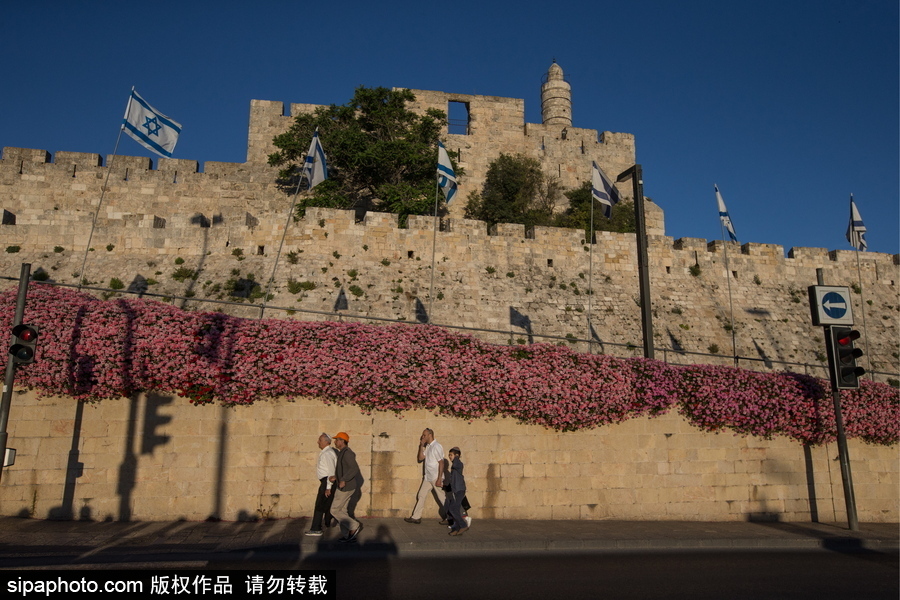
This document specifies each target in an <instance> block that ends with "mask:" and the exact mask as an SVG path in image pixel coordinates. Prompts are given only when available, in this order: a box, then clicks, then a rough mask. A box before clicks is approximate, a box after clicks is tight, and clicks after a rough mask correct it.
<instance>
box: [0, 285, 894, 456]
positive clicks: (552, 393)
mask: <svg viewBox="0 0 900 600" xmlns="http://www.w3.org/2000/svg"><path fill="white" fill-rule="evenodd" d="M14 309H15V294H14V293H13V292H7V293H4V294H0V319H2V320H3V321H2V322H6V323H11V322H12V318H13V314H14ZM25 320H26V321H27V322H29V323H33V324H36V325H38V326H40V328H41V338H40V344H39V348H40V349H39V351H38V361H37V362H35V363H34V364H32V365H28V366H25V367H20V368H19V370H18V374H17V384H18V385H20V386H24V387H27V388H31V389H35V390H37V391H38V392H39V393H40V394H42V395H67V396H71V397H73V398H77V399H78V400H83V401H97V400H102V399H106V398H118V397H127V396H130V395H131V394H134V393H136V392H143V391H154V392H157V393H170V394H178V395H181V396H184V397H186V398H189V399H190V401H191V402H193V403H195V404H206V403H210V402H222V403H226V404H252V403H253V402H255V401H256V400H261V399H266V398H276V397H279V396H284V397H300V396H306V397H315V398H320V399H322V400H323V401H325V402H334V403H340V404H348V405H355V406H358V407H360V408H361V409H362V410H365V411H373V410H383V411H394V412H397V413H400V412H402V411H405V410H410V409H416V408H421V409H426V410H430V411H433V412H436V413H441V414H445V415H450V416H454V417H458V418H462V419H480V418H490V417H498V416H503V417H512V418H515V419H517V420H519V421H521V422H523V423H532V424H538V425H543V426H545V427H548V428H551V429H556V430H560V431H573V430H578V429H585V428H592V427H599V426H601V425H607V424H611V423H618V422H621V421H624V420H626V419H630V418H633V417H636V416H640V415H651V416H652V415H657V414H662V413H665V412H667V411H668V410H670V409H671V408H672V407H675V408H676V409H677V410H678V411H679V412H680V413H681V414H682V415H684V416H685V417H686V418H687V419H688V420H689V421H690V422H691V423H693V424H694V425H695V426H697V427H699V428H701V429H703V430H706V431H713V432H718V431H725V430H731V431H732V432H735V433H739V434H743V435H755V436H762V437H772V436H788V437H791V438H794V439H796V440H799V441H801V442H805V443H810V444H818V443H822V442H825V441H829V440H832V439H834V436H835V433H834V430H835V424H834V410H833V406H832V402H831V391H830V384H829V383H828V382H827V381H824V380H821V379H816V378H814V377H809V376H806V375H800V374H797V373H788V372H782V373H756V372H753V371H745V370H742V369H734V368H729V367H719V366H711V365H693V366H675V365H668V364H666V363H663V362H660V361H654V360H647V359H642V358H635V359H623V358H614V357H611V356H605V355H591V354H581V353H577V352H574V351H572V350H570V349H568V348H564V347H560V346H555V345H549V344H535V345H530V346H497V345H493V344H489V343H486V342H483V341H480V340H478V339H475V338H472V337H469V336H465V335H459V334H455V333H451V332H449V331H447V330H444V329H441V328H439V327H431V326H423V325H405V324H396V325H387V326H385V325H365V324H359V323H335V322H308V321H289V320H280V319H270V320H262V321H259V320H249V319H241V318H237V317H231V316H228V315H224V314H221V313H211V312H190V311H183V310H180V309H178V308H175V307H172V306H170V305H167V304H162V303H159V302H153V301H147V300H141V299H131V298H129V299H117V300H110V301H101V300H98V299H96V298H94V297H92V296H89V295H87V294H82V293H79V292H76V291H72V290H67V289H63V288H55V287H51V286H37V285H34V286H31V289H30V290H29V294H28V302H27V305H26V319H25ZM3 360H5V357H4V359H3ZM842 406H843V409H844V418H845V428H846V431H847V435H848V436H850V437H858V438H861V439H863V440H865V441H867V442H869V443H873V444H884V445H891V444H895V443H897V442H898V439H900V411H898V408H900V396H898V391H897V390H896V389H894V388H892V387H890V386H888V385H885V384H881V383H872V382H869V381H864V382H863V383H862V387H861V388H860V389H859V390H853V391H844V392H843V393H842Z"/></svg>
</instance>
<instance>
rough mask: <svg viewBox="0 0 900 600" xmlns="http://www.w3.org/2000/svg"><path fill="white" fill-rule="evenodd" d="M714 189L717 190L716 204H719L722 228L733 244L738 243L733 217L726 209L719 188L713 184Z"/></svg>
mask: <svg viewBox="0 0 900 600" xmlns="http://www.w3.org/2000/svg"><path fill="white" fill-rule="evenodd" d="M713 187H714V188H716V202H718V203H719V219H720V220H721V221H722V227H724V228H725V230H726V231H727V232H728V237H730V238H731V241H732V242H736V241H738V239H737V234H736V233H735V232H734V224H733V223H732V222H731V216H730V215H729V214H728V209H727V208H725V201H724V200H723V199H722V193H721V192H720V191H719V186H717V185H716V184H713Z"/></svg>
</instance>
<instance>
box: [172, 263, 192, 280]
mask: <svg viewBox="0 0 900 600" xmlns="http://www.w3.org/2000/svg"><path fill="white" fill-rule="evenodd" d="M172 279H174V280H175V281H181V282H183V281H186V280H188V279H197V272H196V271H194V269H188V268H187V267H178V268H177V269H175V271H174V272H173V273H172Z"/></svg>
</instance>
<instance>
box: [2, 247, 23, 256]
mask: <svg viewBox="0 0 900 600" xmlns="http://www.w3.org/2000/svg"><path fill="white" fill-rule="evenodd" d="M19 250H21V248H20V247H19V246H7V247H6V251H7V252H8V253H10V254H15V253H16V252H18V251H19Z"/></svg>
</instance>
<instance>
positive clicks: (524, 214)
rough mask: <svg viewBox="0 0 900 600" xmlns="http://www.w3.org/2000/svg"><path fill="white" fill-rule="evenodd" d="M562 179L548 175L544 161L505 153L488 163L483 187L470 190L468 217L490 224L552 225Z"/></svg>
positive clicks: (467, 204)
mask: <svg viewBox="0 0 900 600" xmlns="http://www.w3.org/2000/svg"><path fill="white" fill-rule="evenodd" d="M560 191H561V190H560V186H559V182H558V181H557V180H556V179H555V178H552V177H549V176H547V175H544V173H543V172H542V171H541V163H539V162H538V161H537V160H535V159H534V158H529V157H527V156H524V155H522V154H516V155H512V154H501V155H500V156H499V157H498V158H496V159H495V160H494V161H493V162H491V164H490V165H489V166H488V170H487V175H486V176H485V180H484V186H483V187H482V189H481V191H480V192H478V191H473V192H471V193H470V194H469V198H468V201H467V203H466V218H469V219H480V220H482V221H486V222H487V223H488V225H495V224H496V223H522V224H524V225H525V226H526V227H532V226H535V225H552V224H553V218H554V216H553V212H554V209H555V208H556V201H557V200H558V199H559V196H560Z"/></svg>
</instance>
